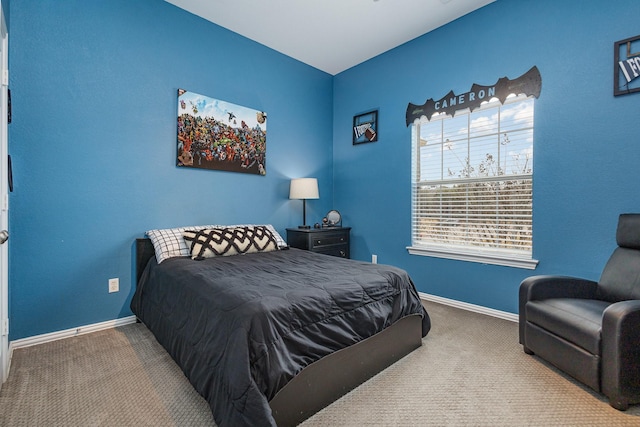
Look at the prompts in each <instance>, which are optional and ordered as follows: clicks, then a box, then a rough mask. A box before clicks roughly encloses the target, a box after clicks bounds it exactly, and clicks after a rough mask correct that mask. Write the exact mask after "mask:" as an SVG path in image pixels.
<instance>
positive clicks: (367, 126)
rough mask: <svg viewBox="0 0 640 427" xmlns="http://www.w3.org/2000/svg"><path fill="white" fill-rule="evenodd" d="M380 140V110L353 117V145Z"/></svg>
mask: <svg viewBox="0 0 640 427" xmlns="http://www.w3.org/2000/svg"><path fill="white" fill-rule="evenodd" d="M377 140H378V110H375V111H369V112H368V113H364V114H359V115H357V116H353V145H357V144H362V143H365V142H376V141H377Z"/></svg>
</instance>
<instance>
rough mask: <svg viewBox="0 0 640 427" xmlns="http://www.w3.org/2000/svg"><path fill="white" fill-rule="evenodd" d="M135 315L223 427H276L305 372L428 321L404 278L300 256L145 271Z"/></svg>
mask: <svg viewBox="0 0 640 427" xmlns="http://www.w3.org/2000/svg"><path fill="white" fill-rule="evenodd" d="M131 309H132V310H133V312H134V313H135V314H136V316H138V318H139V319H140V320H141V321H142V322H144V324H145V325H146V326H147V327H148V328H149V329H150V330H151V331H152V332H153V333H154V335H155V336H156V338H157V339H158V341H159V342H160V343H161V344H162V345H163V346H164V348H166V350H167V351H168V352H169V354H171V356H172V357H173V358H174V360H175V361H176V362H177V363H178V365H179V366H180V367H181V368H182V370H183V371H184V372H185V374H186V376H187V378H189V380H190V381H191V383H192V384H193V386H194V387H195V388H196V390H197V391H198V392H199V393H200V394H201V395H202V396H204V398H205V399H206V400H207V401H208V402H209V405H210V406H211V410H212V411H213V416H214V419H215V420H216V423H217V424H218V425H219V426H220V427H224V426H242V425H247V426H262V425H275V422H274V421H273V418H272V416H271V410H270V408H269V404H268V402H269V400H271V399H272V398H273V397H274V396H275V394H276V393H277V392H278V390H280V389H281V388H282V387H283V386H284V385H285V384H286V383H287V382H288V381H289V380H290V379H291V378H293V377H294V376H295V375H296V374H297V373H299V372H300V371H301V370H302V369H303V368H304V367H306V366H308V365H309V364H311V363H313V362H314V361H317V360H319V359H320V358H322V357H323V356H325V355H327V354H330V353H332V352H334V351H336V350H339V349H341V348H344V347H348V346H350V345H352V344H354V343H357V342H359V341H361V340H363V339H365V338H367V337H370V336H372V335H374V334H376V333H377V332H380V331H381V330H383V329H384V328H386V327H387V326H389V325H391V324H392V323H394V322H395V321H397V320H399V319H401V318H402V317H404V316H407V315H409V314H413V313H419V314H421V315H422V316H423V323H422V325H423V327H422V331H423V336H424V335H426V334H427V332H428V331H429V329H430V320H429V316H428V315H427V313H426V311H425V310H424V308H423V307H422V305H421V303H420V300H419V297H418V294H417V291H416V289H415V287H414V285H413V283H412V282H411V279H410V278H409V276H408V275H407V273H406V272H405V271H404V270H401V269H399V268H395V267H390V266H384V265H378V264H369V263H364V262H358V261H353V260H345V259H341V258H336V257H329V256H326V255H319V254H315V253H311V252H308V251H302V250H298V249H290V250H281V251H274V252H267V253H255V254H247V255H236V256H230V257H222V258H209V259H206V260H203V261H193V260H191V259H190V258H172V259H168V260H166V261H164V262H163V263H161V264H159V265H158V264H157V263H156V262H155V258H152V259H151V261H150V263H149V264H148V265H147V268H146V269H145V271H144V273H143V275H142V277H141V279H140V282H139V283H138V287H137V289H136V292H135V295H134V297H133V300H132V302H131Z"/></svg>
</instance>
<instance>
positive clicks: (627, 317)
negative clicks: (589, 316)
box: [601, 300, 640, 401]
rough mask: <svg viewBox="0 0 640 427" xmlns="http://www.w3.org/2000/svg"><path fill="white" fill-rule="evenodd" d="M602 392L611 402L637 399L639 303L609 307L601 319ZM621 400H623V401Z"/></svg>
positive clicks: (639, 391) (639, 385)
mask: <svg viewBox="0 0 640 427" xmlns="http://www.w3.org/2000/svg"><path fill="white" fill-rule="evenodd" d="M601 360H602V391H603V393H604V394H605V395H607V396H608V397H609V399H611V400H612V401H614V400H619V399H625V398H626V399H628V398H629V397H635V399H638V398H639V397H640V300H628V301H620V302H616V303H614V304H611V305H610V306H609V307H607V309H606V310H605V311H604V314H603V317H602V355H601ZM623 396H624V397H623Z"/></svg>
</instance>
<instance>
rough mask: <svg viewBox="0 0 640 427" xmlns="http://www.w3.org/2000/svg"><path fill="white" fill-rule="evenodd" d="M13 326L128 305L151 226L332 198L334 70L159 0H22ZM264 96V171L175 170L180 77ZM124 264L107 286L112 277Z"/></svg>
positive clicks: (235, 217) (260, 101)
mask: <svg viewBox="0 0 640 427" xmlns="http://www.w3.org/2000/svg"><path fill="white" fill-rule="evenodd" d="M10 12H11V26H10V28H9V43H10V46H9V53H10V58H9V61H10V69H11V76H10V87H11V94H12V104H13V105H12V107H13V122H12V123H11V124H10V125H9V152H10V154H11V156H12V160H13V171H14V184H15V188H14V192H13V193H12V194H11V196H10V206H11V210H10V227H11V230H10V231H11V241H10V260H9V263H10V267H9V274H10V276H9V280H10V289H9V292H10V295H9V299H10V320H11V331H10V339H11V340H15V339H19V338H23V337H27V336H32V335H38V334H43V333H47V332H52V331H59V330H64V329H67V328H73V327H78V326H82V325H87V324H92V323H96V322H100V321H105V320H111V319H115V318H120V317H125V316H128V315H131V311H130V310H129V301H130V298H131V295H132V292H133V288H132V276H133V274H134V273H133V267H132V260H133V242H134V239H135V238H137V237H142V236H143V235H144V232H145V231H146V230H148V229H151V228H161V227H174V226H180V225H189V224H209V223H220V224H233V223H247V222H256V223H272V224H274V226H275V227H276V229H277V230H278V231H280V232H281V233H282V234H283V235H285V228H286V227H288V226H292V225H296V224H298V223H299V222H300V220H301V218H300V217H301V215H302V204H301V202H300V201H289V200H288V199H287V197H288V185H289V179H290V178H292V177H301V176H315V177H317V178H318V179H319V184H320V196H321V199H319V200H313V201H309V202H308V204H307V210H308V212H307V215H308V217H313V218H319V217H321V216H322V215H323V214H324V213H325V212H327V211H328V210H329V209H331V207H332V199H333V195H332V191H333V183H332V174H333V171H332V158H333V155H332V129H331V126H330V125H327V124H328V123H329V124H330V123H331V120H332V96H333V95H332V76H330V75H329V74H326V73H323V72H320V71H318V70H317V69H315V68H312V67H309V66H307V65H304V64H302V63H300V62H298V61H295V60H293V59H291V58H289V57H286V56H284V55H281V54H279V53H277V52H275V51H273V50H271V49H268V48H266V47H264V46H262V45H259V44H257V43H254V42H252V41H250V40H248V39H246V38H243V37H240V36H239V35H237V34H235V33H232V32H230V31H227V30H225V29H222V28H221V27H218V26H216V25H214V24H211V23H210V22H207V21H205V20H203V19H200V18H198V17H196V16H194V15H191V14H189V13H187V12H185V11H182V10H181V9H178V8H176V7H174V6H172V5H171V4H169V3H166V2H164V1H161V0H136V1H130V0H95V1H90V2H87V1H84V0H76V1H72V0H66V1H55V0H51V1H44V0H12V1H11V3H10ZM178 88H184V89H187V90H190V91H193V92H197V93H201V94H204V95H208V96H211V97H214V98H218V99H222V100H225V101H229V102H232V103H235V104H240V105H244V106H247V107H251V108H255V109H259V110H264V111H266V112H267V114H268V117H269V122H268V128H267V129H268V138H267V175H266V176H258V175H247V174H239V173H230V172H220V171H209V170H198V169H186V168H180V169H178V168H177V167H176V166H175V156H176V116H177V89H178ZM112 277H119V278H120V292H119V293H114V294H109V293H108V292H107V289H108V279H109V278H112Z"/></svg>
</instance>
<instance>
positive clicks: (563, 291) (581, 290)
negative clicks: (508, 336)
mask: <svg viewBox="0 0 640 427" xmlns="http://www.w3.org/2000/svg"><path fill="white" fill-rule="evenodd" d="M597 287H598V283H597V282H594V281H593V280H587V279H580V278H577V277H570V276H531V277H527V278H526V279H524V280H523V281H522V283H520V291H519V296H518V314H519V319H520V322H519V323H520V344H524V325H525V323H526V318H525V306H526V304H527V302H528V301H533V300H541V299H548V298H583V299H595V298H596V289H597Z"/></svg>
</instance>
